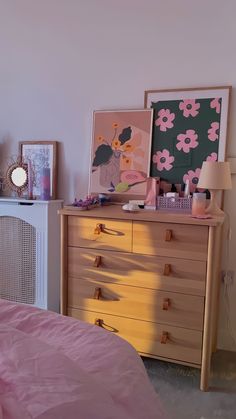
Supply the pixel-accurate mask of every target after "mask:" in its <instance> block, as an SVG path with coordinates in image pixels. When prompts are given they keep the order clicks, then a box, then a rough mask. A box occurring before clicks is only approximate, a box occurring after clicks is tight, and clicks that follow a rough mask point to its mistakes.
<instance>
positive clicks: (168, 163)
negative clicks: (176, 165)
mask: <svg viewBox="0 0 236 419" xmlns="http://www.w3.org/2000/svg"><path fill="white" fill-rule="evenodd" d="M174 160H175V158H174V156H171V155H170V152H169V151H168V150H166V149H164V150H162V151H157V152H156V154H154V156H153V157H152V161H153V163H156V165H157V170H159V171H160V172H161V171H162V170H170V169H172V167H173V164H172V163H173V162H174Z"/></svg>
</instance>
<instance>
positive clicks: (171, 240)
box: [133, 221, 208, 261]
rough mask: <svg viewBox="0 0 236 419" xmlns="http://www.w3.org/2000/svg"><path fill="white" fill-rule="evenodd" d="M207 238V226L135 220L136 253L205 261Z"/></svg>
mask: <svg viewBox="0 0 236 419" xmlns="http://www.w3.org/2000/svg"><path fill="white" fill-rule="evenodd" d="M170 231H171V234H170V233H169V232H170ZM167 232H168V233H167ZM166 237H168V240H166ZM207 240H208V227H206V226H189V225H179V224H172V225H171V228H170V224H169V223H158V224H156V225H155V228H153V223H150V222H149V223H148V222H137V221H134V222H133V251H134V253H141V254H149V255H158V256H170V257H176V258H183V259H192V260H202V261H205V260H207Z"/></svg>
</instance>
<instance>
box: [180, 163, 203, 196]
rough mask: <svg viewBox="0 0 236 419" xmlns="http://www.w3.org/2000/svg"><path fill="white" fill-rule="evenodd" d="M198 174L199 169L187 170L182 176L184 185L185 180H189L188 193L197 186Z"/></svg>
mask: <svg viewBox="0 0 236 419" xmlns="http://www.w3.org/2000/svg"><path fill="white" fill-rule="evenodd" d="M200 172H201V169H199V168H198V169H196V170H189V171H188V172H187V173H186V174H185V175H184V176H183V181H184V183H186V180H187V179H188V180H189V186H190V192H194V191H195V189H196V187H197V184H198V179H199V176H200Z"/></svg>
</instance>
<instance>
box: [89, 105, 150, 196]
mask: <svg viewBox="0 0 236 419" xmlns="http://www.w3.org/2000/svg"><path fill="white" fill-rule="evenodd" d="M152 114H153V111H152V109H144V110H121V111H95V112H94V120H93V139H92V150H91V171H90V172H91V173H90V187H89V191H90V193H92V194H93V193H108V194H126V193H128V194H129V195H130V194H134V195H142V196H144V195H145V193H146V179H147V177H148V176H149V170H150V152H151V140H152Z"/></svg>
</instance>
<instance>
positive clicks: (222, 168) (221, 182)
mask: <svg viewBox="0 0 236 419" xmlns="http://www.w3.org/2000/svg"><path fill="white" fill-rule="evenodd" d="M197 187H198V188H203V189H210V190H212V189H220V190H222V189H231V188H232V182H231V174H230V164H229V162H223V161H204V162H203V164H202V168H201V173H200V176H199V181H198V184H197Z"/></svg>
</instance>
